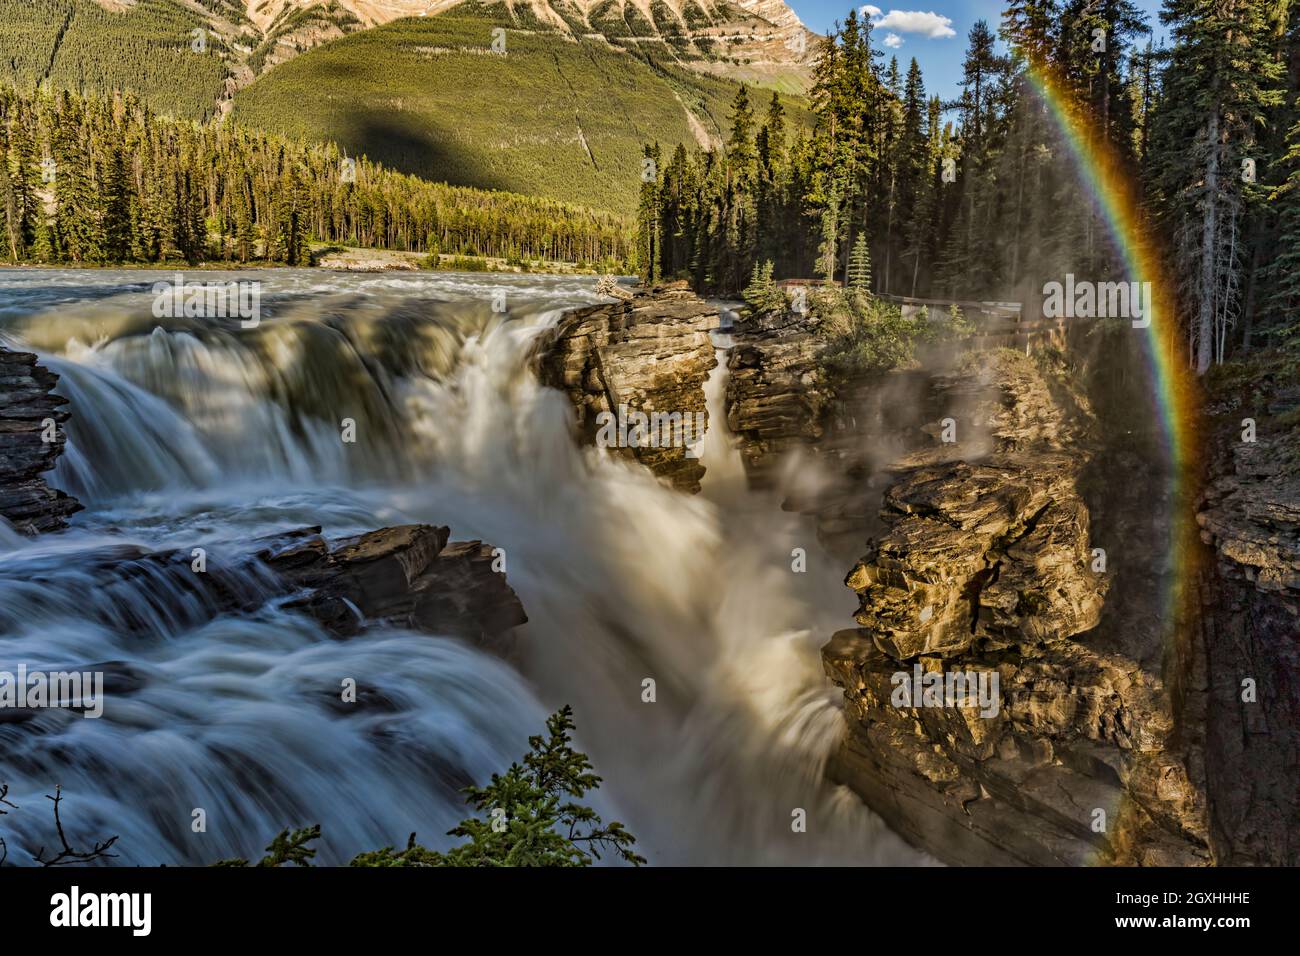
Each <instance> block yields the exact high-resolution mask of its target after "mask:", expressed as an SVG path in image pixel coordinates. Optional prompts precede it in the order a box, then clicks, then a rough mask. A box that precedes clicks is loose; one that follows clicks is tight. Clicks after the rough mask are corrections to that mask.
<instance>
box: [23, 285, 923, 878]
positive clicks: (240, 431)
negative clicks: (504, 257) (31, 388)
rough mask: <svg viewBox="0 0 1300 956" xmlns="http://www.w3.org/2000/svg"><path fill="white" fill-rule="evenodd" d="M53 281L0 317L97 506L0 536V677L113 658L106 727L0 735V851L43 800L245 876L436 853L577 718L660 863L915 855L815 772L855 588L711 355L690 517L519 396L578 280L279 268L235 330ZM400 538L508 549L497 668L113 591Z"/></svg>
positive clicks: (565, 423) (414, 643) (28, 721)
mask: <svg viewBox="0 0 1300 956" xmlns="http://www.w3.org/2000/svg"><path fill="white" fill-rule="evenodd" d="M57 275H58V274H57V273H44V276H45V278H46V280H47V281H49V282H50V288H49V289H48V291H47V294H46V295H45V296H44V297H43V296H42V295H41V294H40V293H39V292H37V291H33V290H32V289H31V288H30V287H27V286H24V287H23V288H22V289H20V290H19V292H21V297H22V301H23V302H24V304H25V305H24V308H23V309H22V310H15V309H11V308H4V309H0V324H4V325H5V333H6V334H7V335H8V336H9V337H10V338H12V339H14V340H16V341H18V342H20V343H21V342H24V341H25V342H27V343H28V345H27V347H29V348H32V349H34V350H36V351H38V352H40V353H41V355H42V359H43V361H46V362H48V364H49V365H50V367H51V368H52V369H53V370H55V371H56V372H58V373H59V374H60V376H62V381H61V382H60V386H59V390H60V392H61V393H62V394H65V395H67V396H68V397H69V399H70V400H71V410H72V415H73V418H72V422H71V424H70V426H69V440H68V443H69V450H68V453H67V454H65V456H64V457H63V459H62V461H61V463H60V465H59V466H58V469H57V471H56V472H55V474H54V475H53V478H52V480H53V483H54V484H55V485H56V486H60V487H64V488H66V490H68V491H70V492H71V493H74V494H76V495H77V496H78V497H81V498H82V499H83V501H84V502H85V503H86V504H87V511H86V512H83V513H82V514H79V515H77V516H76V518H75V519H74V527H73V528H71V529H70V530H68V531H67V532H63V533H60V534H58V535H53V536H49V537H47V538H45V539H41V540H40V541H37V542H30V543H26V544H24V545H22V546H21V547H13V546H11V545H10V544H9V543H8V538H7V537H0V609H3V610H0V669H4V670H10V671H12V670H14V669H15V668H16V666H17V665H18V664H19V663H20V662H25V663H26V664H27V666H28V667H29V668H33V667H38V666H40V667H49V668H56V667H59V668H66V669H86V670H96V669H98V670H101V671H103V672H104V673H105V681H106V685H105V686H106V697H107V701H106V703H105V709H104V716H103V717H101V718H99V719H97V720H91V719H84V718H82V717H80V716H77V715H76V714H74V713H72V712H69V711H59V710H44V711H39V712H28V713H23V714H19V715H18V716H17V717H16V718H15V719H12V720H8V721H6V722H0V782H8V783H9V784H10V788H11V789H10V799H12V800H13V801H14V802H15V803H17V804H19V806H20V807H21V808H22V810H21V812H12V813H11V814H10V815H8V816H6V817H5V818H4V819H3V822H2V823H0V827H2V828H3V832H4V833H5V834H7V839H8V844H9V848H10V859H11V861H14V860H16V861H18V862H24V861H25V860H27V859H30V855H31V854H32V853H33V852H35V850H36V849H37V848H38V847H39V846H40V845H42V843H46V844H48V842H49V840H50V838H51V820H50V819H49V817H48V812H47V810H46V808H47V807H48V801H45V800H43V799H42V796H43V795H44V794H46V793H51V792H53V787H54V785H55V784H61V785H62V787H63V792H64V795H65V802H64V806H63V812H64V815H65V822H67V823H68V824H69V825H70V826H71V827H72V828H74V829H75V832H76V833H77V834H78V835H85V836H88V837H89V836H104V835H108V834H117V835H119V836H120V840H119V842H118V844H117V846H116V847H115V848H114V849H115V851H117V852H119V853H120V855H119V857H118V858H117V859H116V860H114V861H113V862H115V863H119V864H121V863H128V864H156V863H160V862H166V863H206V862H211V861H213V860H216V859H219V858H222V857H228V856H234V855H241V856H254V857H255V856H257V855H258V853H259V851H260V848H261V847H262V846H264V845H265V844H266V842H268V841H269V839H270V837H271V836H273V835H274V834H275V833H276V832H278V831H279V830H280V829H281V828H283V827H285V826H301V825H307V824H311V823H320V824H321V825H322V830H323V838H322V841H321V855H320V860H321V862H325V863H341V862H346V861H347V860H348V859H350V858H351V856H353V855H355V854H356V853H357V852H360V851H363V850H367V849H374V848H377V847H379V846H383V845H393V844H400V843H402V842H404V841H405V839H406V836H407V834H409V833H410V832H412V831H416V832H417V833H418V834H419V836H420V839H421V840H422V842H425V843H426V844H428V845H431V846H435V847H437V846H446V845H448V841H449V839H450V838H447V837H445V836H444V834H445V831H446V830H447V829H449V828H450V827H451V826H453V825H454V824H455V823H456V822H458V821H459V820H460V819H461V818H462V817H463V816H465V815H467V811H466V808H465V806H464V804H463V800H462V798H461V796H460V794H459V792H458V791H459V789H460V788H462V787H464V786H465V785H467V784H469V783H471V782H479V783H481V782H483V781H485V780H486V779H487V778H488V777H489V776H490V774H491V773H492V772H493V771H499V770H502V769H504V768H505V767H506V766H508V765H509V763H510V762H511V760H513V759H517V758H518V757H519V756H521V755H522V753H523V751H524V750H525V749H526V746H527V737H528V735H529V734H533V733H537V732H539V731H540V729H541V727H542V721H543V719H544V717H545V714H546V713H547V711H548V710H551V709H554V708H557V707H559V706H560V705H562V704H566V703H569V704H572V705H573V706H574V710H575V718H576V721H577V727H578V741H577V743H578V746H580V747H582V748H583V749H585V750H586V751H587V752H588V753H589V755H590V756H591V759H592V761H593V763H594V765H595V767H596V770H597V772H598V773H599V774H600V775H601V776H602V777H603V778H604V781H605V783H604V785H603V786H602V788H601V789H600V791H599V792H598V793H597V794H596V795H595V798H594V800H593V802H594V804H595V805H596V806H597V809H598V810H599V811H600V812H601V813H602V814H604V815H605V816H606V818H607V819H608V818H617V819H620V820H622V821H623V822H625V823H626V824H627V826H628V827H629V829H630V830H631V831H632V832H633V833H634V834H636V835H637V836H638V837H639V839H640V845H639V849H641V851H642V852H643V853H644V854H645V855H646V856H648V857H649V859H650V861H651V863H652V864H653V863H696V864H701V863H789V864H812V863H828V862H829V863H836V862H837V863H911V862H917V861H918V859H919V857H918V855H917V854H916V853H915V852H914V851H912V850H910V849H909V848H907V847H906V846H905V845H904V844H903V843H902V842H901V841H900V840H899V839H898V838H897V837H895V836H894V835H893V834H891V833H889V832H888V831H887V830H886V829H885V828H884V827H883V825H882V824H880V822H879V821H878V820H877V819H876V818H875V817H874V816H873V815H872V814H870V813H869V812H868V811H867V810H866V809H865V808H864V807H863V806H862V805H861V804H860V802H859V801H858V800H857V799H856V797H853V796H852V795H850V794H848V793H847V791H844V790H843V789H842V788H837V787H834V786H832V785H830V784H828V783H827V782H826V781H825V779H824V777H823V769H824V766H825V763H826V760H827V759H828V757H829V755H830V753H831V751H832V749H833V748H834V747H835V746H836V745H837V744H838V741H839V738H840V734H841V732H842V722H841V721H842V718H841V716H840V703H839V694H838V691H836V689H835V688H833V687H831V685H830V684H829V683H828V682H827V681H826V679H825V678H824V676H823V675H822V672H821V665H820V658H819V655H818V648H819V646H820V645H821V644H822V643H824V641H825V640H826V639H827V638H828V637H829V635H830V633H831V632H832V631H833V630H835V629H836V628H838V627H841V626H843V625H844V624H845V623H847V622H848V621H849V620H850V614H851V611H852V606H853V600H852V595H851V594H850V593H849V592H848V591H847V590H845V589H844V587H843V586H842V584H841V578H842V575H843V571H844V569H843V568H842V567H840V566H839V565H838V564H836V563H835V562H833V561H832V560H831V559H829V558H828V557H826V556H825V555H824V554H822V553H821V551H820V548H819V546H818V544H817V541H816V536H815V534H814V533H813V530H812V528H811V527H810V526H809V525H808V523H807V522H806V520H805V519H803V518H802V517H800V516H798V515H792V514H787V513H784V512H782V511H781V510H780V508H779V498H777V497H776V496H772V495H761V494H755V493H751V492H750V491H749V490H748V489H747V488H746V486H745V482H744V479H743V470H742V469H741V464H740V461H739V456H738V453H737V452H736V451H735V449H734V447H732V444H731V440H730V436H729V435H728V434H727V431H726V424H725V423H726V416H725V411H724V407H723V405H724V394H725V381H726V379H725V376H726V369H725V356H723V358H724V361H722V362H720V364H719V367H718V369H716V370H715V371H714V373H713V375H712V377H711V378H710V380H709V383H708V393H707V398H708V404H709V412H710V426H709V432H708V434H707V435H706V438H705V442H704V446H703V449H704V450H703V455H704V463H705V465H706V467H707V468H708V469H709V472H708V474H707V475H706V476H705V480H704V490H703V492H702V494H701V495H699V496H695V497H691V496H686V495H682V494H680V493H677V492H675V491H673V490H671V489H669V488H667V487H666V486H664V485H662V484H660V483H659V482H658V481H657V480H655V479H654V477H653V476H652V475H651V474H650V473H649V472H648V471H646V470H644V469H642V468H641V467H640V466H638V465H635V464H633V463H630V462H628V461H627V460H624V459H619V458H615V457H612V456H608V455H606V454H605V453H603V452H600V451H598V450H596V449H589V448H580V447H578V446H577V445H576V444H575V443H574V442H573V439H572V436H571V434H570V422H571V421H572V410H571V409H570V408H569V406H568V404H567V399H566V398H565V397H564V396H563V395H562V394H561V393H559V392H557V391H554V390H551V389H547V388H544V387H542V386H541V385H540V384H539V383H538V381H537V379H536V378H535V376H534V375H533V372H532V370H531V368H530V364H529V355H530V351H531V349H532V346H533V343H534V340H535V336H536V335H537V334H538V333H539V332H540V331H542V330H543V329H545V328H546V327H547V326H548V325H549V324H550V323H553V322H554V321H555V320H556V318H557V317H558V316H559V315H560V314H561V312H562V310H563V309H564V308H567V307H573V306H576V305H582V304H587V303H590V302H592V301H596V300H595V297H594V294H593V293H592V291H591V287H592V285H593V284H592V283H591V282H590V281H587V280H582V279H574V278H560V277H509V278H498V277H475V278H468V277H440V276H432V277H431V276H419V277H410V278H406V277H392V278H389V277H385V278H384V279H383V280H376V279H374V278H373V277H356V276H344V277H341V276H329V275H326V276H320V277H319V278H317V277H315V275H314V274H310V273H296V272H292V271H287V272H284V273H280V272H276V273H267V274H265V277H264V279H263V280H262V281H263V288H264V292H263V296H264V300H263V301H264V305H263V312H264V315H269V318H267V319H265V320H264V321H263V324H262V326H261V327H259V328H257V329H254V330H248V331H246V332H245V331H239V330H230V329H225V330H222V329H212V328H202V327H195V326H194V324H193V323H186V322H184V321H177V322H170V321H168V322H164V323H161V324H160V323H159V322H158V321H156V320H151V321H149V322H140V321H137V320H136V319H135V316H138V314H139V312H140V309H141V306H142V302H143V301H146V297H145V296H144V294H143V292H141V291H140V289H139V288H137V287H136V286H131V287H127V280H125V279H123V278H121V276H120V274H119V276H118V285H117V286H114V285H113V284H112V283H111V282H108V281H105V282H104V283H103V288H102V293H103V294H102V295H101V296H99V297H96V298H93V299H89V300H83V299H77V300H75V301H73V302H67V301H66V299H67V295H66V294H65V293H62V292H60V290H59V289H58V288H57V284H56V283H55V282H54V281H53V279H51V277H52V276H57ZM6 281H7V280H6V277H5V274H4V273H0V298H3V297H4V294H5V291H6V288H5V282H6ZM14 281H16V282H17V281H21V282H28V281H29V280H27V279H26V278H25V277H24V278H23V279H21V280H14ZM71 281H72V280H71V279H70V280H69V282H71ZM131 281H132V282H135V283H138V282H139V280H138V276H132V277H131ZM502 284H505V285H506V287H507V288H508V292H509V302H510V307H509V310H508V312H507V313H506V314H504V315H501V314H497V313H494V312H493V311H492V310H491V308H490V305H489V302H490V300H491V292H492V290H493V289H495V288H496V287H498V286H499V285H502ZM90 309H93V316H91V317H88V316H87V315H86V314H85V313H86V310H90ZM42 318H43V319H44V320H45V321H43V322H42V321H40V320H41V319H42ZM38 330H39V332H38ZM105 330H107V331H105ZM86 343H90V344H86ZM717 344H718V345H719V346H720V347H725V346H726V345H727V344H728V343H727V342H726V340H725V338H724V337H719V338H718V339H717ZM344 419H351V420H352V421H353V422H354V423H355V426H356V439H357V440H356V442H355V443H346V442H344V441H343V440H342V439H341V437H340V436H341V432H340V429H341V423H342V422H343V420H344ZM410 521H427V522H436V523H440V524H447V525H450V526H451V529H452V536H453V538H457V539H467V538H481V539H483V540H485V541H489V542H491V543H492V544H493V545H495V546H497V547H500V548H502V549H503V551H504V555H505V561H506V572H507V577H508V580H509V582H510V584H511V585H512V586H513V587H514V588H515V590H516V591H517V592H518V593H519V596H520V598H521V600H522V602H523V604H524V607H525V608H526V609H527V612H528V615H529V619H530V620H529V623H528V624H527V625H526V626H525V627H524V628H523V629H522V630H521V633H520V641H519V652H518V659H517V660H514V661H512V662H510V663H506V662H504V661H502V660H500V659H498V658H495V657H492V656H490V655H487V654H485V653H482V652H480V651H478V650H476V649H474V648H472V647H470V646H468V645H465V644H462V643H460V642H459V641H456V640H452V639H449V638H439V637H433V636H430V635H427V634H416V633H407V632H404V631H401V630H397V629H392V628H375V629H372V630H369V631H367V632H366V633H365V634H364V635H361V636H359V637H356V638H353V639H351V640H348V641H339V640H335V639H332V638H331V637H329V636H328V635H327V634H325V633H323V632H322V631H321V630H320V628H319V627H318V626H317V625H316V624H315V623H314V622H312V621H310V620H309V619H306V618H304V617H302V616H299V615H294V614H291V613H289V612H287V611H285V610H283V609H281V608H279V607H278V606H277V603H276V601H275V600H269V601H262V602H260V603H259V602H258V601H255V600H252V598H250V600H249V602H248V604H249V605H250V606H254V605H255V606H256V610H253V611H249V612H244V613H229V612H226V613H216V612H214V611H213V610H212V609H211V608H209V607H207V606H206V605H205V604H204V601H203V596H202V595H201V594H195V593H194V590H193V582H192V580H191V578H190V577H189V576H188V575H186V574H184V573H175V569H174V568H169V566H166V565H164V566H162V567H157V566H154V565H149V566H147V567H146V568H142V569H141V570H140V571H139V573H124V572H123V571H122V567H123V562H126V564H127V566H130V562H131V561H139V560H141V556H142V555H143V554H145V553H147V552H148V551H150V550H156V549H175V550H176V551H177V552H178V554H180V555H182V556H184V555H186V554H188V553H189V552H190V550H191V549H192V548H196V547H202V548H204V549H205V550H206V551H207V552H208V554H209V557H208V561H209V567H210V568H215V569H216V573H220V574H222V575H224V576H225V578H224V580H223V586H225V587H228V588H231V589H238V590H240V591H241V593H246V594H248V595H250V596H253V597H255V596H256V595H258V594H264V593H267V588H268V587H269V584H268V582H267V580H266V579H265V571H264V570H262V569H261V568H260V565H258V564H257V562H256V561H253V560H251V550H252V545H251V542H252V541H253V540H254V539H255V538H257V537H258V536H259V535H264V534H268V533H271V532H274V531H278V530H282V529H284V528H287V527H294V526H301V525H305V524H320V525H322V526H323V527H324V531H325V533H326V535H328V536H330V537H333V538H338V537H341V536H344V535H347V534H352V533H356V532H358V531H362V530H368V529H371V528H376V527H381V526H383V525H389V524H396V523H401V522H410ZM3 532H4V529H2V528H0V535H3ZM800 548H801V549H804V552H805V554H806V565H807V571H806V572H796V571H795V570H794V569H793V566H792V554H793V552H794V551H795V549H800ZM182 559H183V558H178V559H177V560H182ZM182 570H183V568H182ZM345 679H353V680H355V681H356V682H357V685H358V687H359V688H362V689H363V691H364V692H363V693H361V694H360V695H359V697H360V703H359V704H356V705H353V704H344V703H343V702H342V701H341V699H340V686H341V682H343V681H344V680H345ZM646 681H653V686H654V687H655V699H654V701H653V702H647V701H646V700H645V699H644V697H645V691H644V688H645V687H646V686H647V684H646ZM200 810H201V811H202V814H201V816H202V818H203V819H204V820H205V821H206V830H205V832H195V827H196V826H197V824H196V823H195V821H196V820H197V819H198V818H199V816H200V814H197V813H196V811H200ZM797 811H802V812H803V815H804V817H805V818H806V821H807V825H806V832H795V830H794V829H793V828H792V819H793V817H794V815H795V814H796V812H797Z"/></svg>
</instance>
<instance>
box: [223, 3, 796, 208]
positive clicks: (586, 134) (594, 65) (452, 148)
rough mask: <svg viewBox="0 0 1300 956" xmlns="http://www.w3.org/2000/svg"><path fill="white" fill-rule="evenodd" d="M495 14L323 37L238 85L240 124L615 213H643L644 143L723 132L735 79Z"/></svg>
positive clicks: (408, 168)
mask: <svg viewBox="0 0 1300 956" xmlns="http://www.w3.org/2000/svg"><path fill="white" fill-rule="evenodd" d="M500 12H501V11H500V10H499V9H498V10H495V11H494V10H490V9H485V8H483V7H480V6H478V5H471V4H466V5H463V6H461V7H458V8H456V9H454V10H452V11H450V12H448V13H444V14H441V15H439V16H432V17H425V18H408V19H403V20H397V21H394V22H392V23H388V24H385V25H383V26H379V27H375V28H373V29H369V30H365V31H363V32H360V33H355V34H352V35H350V36H347V37H344V38H343V39H340V40H336V41H334V42H331V43H327V44H325V45H323V46H320V47H318V48H316V49H314V50H311V51H309V52H307V53H304V54H302V55H300V56H298V57H296V58H294V59H293V60H291V61H289V62H286V63H283V64H281V65H280V66H278V67H276V68H275V69H274V70H271V71H270V72H268V73H266V74H265V75H263V76H261V77H260V78H258V79H257V80H256V81H255V82H253V83H252V84H251V85H250V86H248V87H246V88H244V89H242V90H240V91H239V92H238V93H237V94H236V95H235V100H234V108H233V112H232V117H233V119H234V120H235V121H236V122H238V123H240V124H241V125H245V126H251V127H256V128H260V129H267V130H271V131H274V132H279V133H283V134H286V135H290V136H295V137H301V138H308V139H328V140H332V141H334V142H337V143H339V144H340V145H341V146H342V147H344V148H345V149H347V150H348V151H349V152H351V153H364V154H365V155H367V156H369V157H370V158H371V159H374V160H378V161H380V162H382V163H384V165H386V166H389V167H392V168H394V169H399V170H402V171H403V172H409V173H414V174H416V175H420V176H423V177H426V178H429V179H433V180H438V181H445V182H449V183H453V184H457V185H467V186H479V187H486V188H490V189H505V190H510V191H512V192H520V193H525V194H529V195H540V196H547V197H550V198H555V199H562V200H565V201H568V202H574V203H580V204H583V205H587V206H592V207H596V208H602V209H609V210H613V211H616V212H630V211H632V210H633V209H634V208H635V206H636V201H637V193H638V190H639V188H640V176H641V169H642V147H643V145H644V144H645V143H648V142H658V143H660V144H661V146H662V147H663V148H664V150H665V153H667V152H670V151H671V150H672V149H673V147H675V146H676V145H677V144H678V143H685V144H687V145H689V146H691V147H694V146H696V145H712V144H714V143H717V142H719V141H721V139H722V138H723V136H724V134H725V130H726V129H727V124H728V122H729V118H730V111H731V102H732V100H733V99H734V98H735V95H736V91H737V87H736V85H735V84H734V83H732V82H730V81H726V80H722V79H719V78H716V77H713V76H709V75H707V74H703V73H697V72H694V71H691V70H689V69H686V68H684V67H682V66H681V65H680V64H678V63H676V62H674V61H668V60H666V59H663V58H660V57H656V56H654V55H653V54H651V53H650V52H649V51H646V50H643V49H640V48H629V49H623V48H620V47H618V46H615V45H613V44H611V43H610V42H608V41H607V40H605V39H604V38H588V37H584V36H574V35H572V34H568V33H562V32H559V31H555V30H551V29H549V28H544V27H540V26H539V25H537V24H535V23H530V24H529V25H528V26H527V27H523V26H516V25H515V24H516V23H517V21H514V20H510V19H500V18H499V13H500ZM497 29H504V30H505V34H504V36H505V53H504V54H495V53H493V52H492V47H491V44H492V41H493V35H494V33H493V31H494V30H497ZM790 108H791V111H792V115H800V114H801V110H800V107H799V103H798V102H797V101H796V100H794V99H792V100H791V103H790ZM666 158H667V157H666V156H665V159H666Z"/></svg>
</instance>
